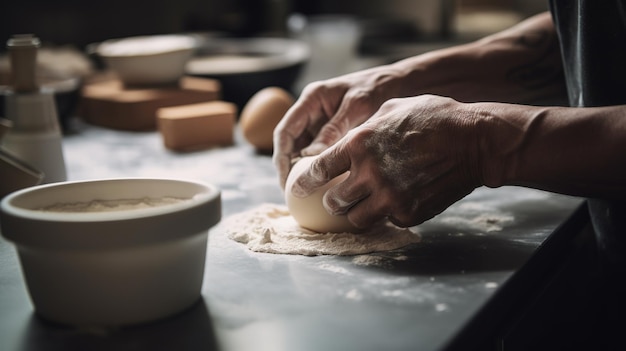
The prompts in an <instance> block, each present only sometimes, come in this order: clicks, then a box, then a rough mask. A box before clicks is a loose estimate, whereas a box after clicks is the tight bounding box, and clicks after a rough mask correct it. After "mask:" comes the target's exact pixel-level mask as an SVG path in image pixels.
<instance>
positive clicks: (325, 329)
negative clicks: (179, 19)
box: [0, 126, 582, 351]
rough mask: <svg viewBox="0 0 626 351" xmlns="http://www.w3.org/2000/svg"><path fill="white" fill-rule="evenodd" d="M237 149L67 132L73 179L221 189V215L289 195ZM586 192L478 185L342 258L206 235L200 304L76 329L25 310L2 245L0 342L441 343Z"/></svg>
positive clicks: (85, 345)
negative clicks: (161, 315) (368, 250)
mask: <svg viewBox="0 0 626 351" xmlns="http://www.w3.org/2000/svg"><path fill="white" fill-rule="evenodd" d="M236 140H237V142H236V145H235V146H233V147H227V148H217V149H210V150H204V151H198V152H194V153H183V154H178V153H173V152H171V151H168V150H167V149H165V148H164V147H163V145H162V141H161V138H160V135H159V134H158V133H156V132H149V133H127V132H119V131H112V130H106V129H101V128H97V127H92V126H81V128H80V130H79V132H78V133H76V134H75V135H69V136H66V137H65V140H64V151H65V157H66V163H67V166H68V170H69V178H70V179H71V180H79V179H91V178H108V177H121V176H124V177H126V176H149V177H159V176H164V177H183V178H189V179H194V180H200V181H204V182H209V183H213V184H216V185H218V186H219V187H220V188H221V190H222V202H223V217H224V218H225V217H227V216H230V215H233V214H236V213H239V212H241V211H244V210H247V209H250V208H253V207H255V206H258V205H260V204H262V203H267V202H270V203H283V197H282V192H281V190H280V188H279V186H278V182H277V178H276V173H275V170H274V168H273V166H272V163H271V158H270V157H269V156H267V155H258V154H256V153H255V152H254V150H253V149H252V148H251V147H250V146H249V145H247V144H246V143H245V142H244V141H243V140H242V139H241V138H240V137H239V135H237V138H236ZM581 202H582V201H581V199H578V198H571V197H566V196H560V195H554V194H550V193H545V192H541V191H537V190H530V189H524V188H515V187H505V188H500V189H487V188H480V189H477V190H476V191H475V192H473V193H472V194H470V195H469V196H467V197H466V198H465V199H463V200H462V201H460V202H458V203H457V204H455V205H454V206H452V207H451V208H449V209H448V210H446V211H445V212H444V213H442V214H441V215H439V216H437V217H436V218H434V219H432V220H431V221H428V222H426V223H424V224H422V225H420V226H418V227H416V228H413V229H414V230H416V231H418V232H419V233H420V234H421V236H422V241H421V242H420V243H417V244H413V245H411V246H409V247H406V248H404V249H401V250H398V251H394V252H384V253H374V254H370V255H361V256H349V257H336V256H316V257H304V256H293V255H273V254H264V253H255V252H251V251H248V250H247V249H246V248H245V247H244V246H243V245H241V244H239V243H236V242H234V241H231V240H230V239H228V238H227V237H226V235H225V231H224V228H223V224H222V223H221V224H219V225H218V226H216V227H214V228H213V229H211V231H210V234H209V251H208V256H207V261H206V272H205V280H204V286H203V289H202V300H201V301H199V302H198V303H197V304H196V305H194V306H193V307H192V308H191V309H189V310H187V311H185V312H182V313H181V314H179V315H177V316H174V317H172V318H168V319H166V320H163V321H160V322H155V323H152V324H147V325H141V326H135V327H128V328H123V329H119V330H74V329H71V328H67V327H63V326H58V325H51V324H49V323H47V322H44V321H42V320H40V319H39V318H38V317H36V316H35V315H34V313H33V309H32V307H31V305H30V302H29V300H28V295H27V291H26V288H25V286H24V284H23V281H22V278H21V274H20V271H19V264H18V260H17V257H16V254H15V251H14V249H13V247H12V246H11V245H10V244H9V243H7V242H6V241H5V240H4V239H0V350H7V351H12V350H142V349H146V350H159V349H164V350H173V349H176V350H209V349H219V350H227V351H230V350H237V351H239V350H271V351H281V350H298V351H308V350H342V351H349V350H442V349H446V347H447V346H448V345H449V344H450V343H451V342H452V341H453V340H455V338H456V337H457V336H458V335H459V333H460V332H461V331H462V330H464V328H466V327H467V325H468V324H470V323H474V321H475V319H476V318H475V317H476V316H477V314H479V312H480V311H482V310H483V309H485V307H486V306H487V305H489V303H490V302H491V301H492V300H493V299H494V296H497V295H498V294H499V293H500V292H502V289H503V288H504V287H505V286H506V285H507V284H510V282H511V281H512V280H513V279H514V277H515V274H516V273H517V272H518V271H519V270H520V269H521V268H522V267H524V266H525V265H527V263H528V262H530V261H532V258H533V256H534V254H535V253H536V251H537V249H538V248H539V247H541V246H542V244H544V243H545V241H546V239H547V238H549V237H550V235H551V233H553V232H554V231H555V229H557V227H558V226H559V225H560V224H561V223H563V222H564V221H565V220H566V219H567V218H568V217H569V216H570V215H571V214H572V213H573V212H574V211H575V209H576V208H578V206H579V205H580V204H581Z"/></svg>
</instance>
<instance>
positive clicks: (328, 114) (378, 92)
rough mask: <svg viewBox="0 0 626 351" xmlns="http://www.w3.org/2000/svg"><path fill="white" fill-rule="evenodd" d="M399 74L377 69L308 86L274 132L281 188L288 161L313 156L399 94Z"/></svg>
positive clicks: (274, 157)
mask: <svg viewBox="0 0 626 351" xmlns="http://www.w3.org/2000/svg"><path fill="white" fill-rule="evenodd" d="M401 73H402V72H400V71H399V70H398V69H397V68H394V67H392V66H380V67H376V68H372V69H368V70H364V71H360V72H356V73H351V74H347V75H344V76H340V77H337V78H333V79H329V80H325V81H319V82H314V83H311V84H309V85H308V86H307V87H306V88H305V89H304V91H303V92H302V94H301V96H300V98H299V99H298V101H297V102H296V103H295V104H294V105H293V106H292V108H291V109H290V110H289V111H287V113H286V114H285V116H284V117H283V119H282V120H281V121H280V123H279V124H278V125H277V126H276V128H275V130H274V156H273V161H274V165H275V166H276V168H277V170H278V173H279V179H280V184H281V186H283V187H284V186H285V181H286V180H287V175H288V173H289V170H290V169H291V162H292V160H293V159H294V158H296V157H299V156H311V155H317V154H319V153H320V152H322V151H323V150H325V149H327V148H328V147H329V146H331V145H333V144H334V143H335V142H336V141H337V140H339V139H340V138H341V137H343V136H344V135H345V134H346V133H347V132H348V131H349V130H350V129H352V128H354V127H355V126H358V125H359V124H361V123H363V122H364V121H365V120H367V119H368V118H369V117H370V116H371V115H372V114H374V112H376V110H378V108H379V107H380V105H381V104H382V103H383V102H384V101H386V100H387V99H389V98H391V97H394V96H397V94H400V92H399V89H400V87H401V84H400V83H399V82H398V80H399V78H400V76H401Z"/></svg>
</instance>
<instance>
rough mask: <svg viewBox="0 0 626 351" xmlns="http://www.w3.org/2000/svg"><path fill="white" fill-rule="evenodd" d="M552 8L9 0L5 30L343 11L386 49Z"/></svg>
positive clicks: (90, 32) (186, 26) (67, 31)
mask: <svg viewBox="0 0 626 351" xmlns="http://www.w3.org/2000/svg"><path fill="white" fill-rule="evenodd" d="M546 8H547V1H545V0H368V1H360V0H316V1H310V0H228V1H224V0H176V1H170V0H153V1H143V0H107V1H99V0H94V1H84V0H20V1H14V0H6V1H2V4H0V38H1V39H2V40H4V39H6V38H8V37H9V36H10V35H11V34H16V33H36V34H37V35H38V36H39V37H41V39H42V40H43V41H44V42H50V43H55V44H57V45H67V44H70V45H75V46H77V47H79V48H82V47H84V46H86V45H88V44H89V43H92V42H98V41H102V40H105V39H110V38H118V37H127V36H134V35H145V34H161V33H175V32H190V31H192V32H196V31H200V32H206V31H209V32H219V33H224V34H227V35H231V36H268V35H271V36H285V35H288V27H287V23H288V19H289V16H290V15H292V14H294V13H299V14H302V15H305V16H311V15H320V14H343V15H350V16H354V17H356V18H358V20H359V21H360V22H361V23H362V25H363V27H364V32H363V34H364V35H363V37H362V45H361V46H360V47H361V49H362V50H365V51H367V50H376V49H384V48H377V47H376V45H377V44H378V43H380V42H387V43H389V42H412V41H419V40H432V39H433V38H436V39H441V38H446V39H447V38H450V37H452V36H464V35H475V34H482V33H483V32H488V31H491V30H494V29H497V28H499V27H501V26H503V25H507V24H508V23H510V22H512V21H515V20H518V19H520V18H525V17H528V16H530V15H532V14H535V13H538V12H541V11H544V10H546ZM480 15H483V17H482V18H481V17H480ZM477 16H479V17H477ZM485 16H487V17H485ZM2 46H4V45H2Z"/></svg>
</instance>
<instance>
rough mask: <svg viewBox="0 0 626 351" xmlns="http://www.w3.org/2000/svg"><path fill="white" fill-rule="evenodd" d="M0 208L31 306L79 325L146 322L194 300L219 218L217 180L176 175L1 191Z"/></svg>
mask: <svg viewBox="0 0 626 351" xmlns="http://www.w3.org/2000/svg"><path fill="white" fill-rule="evenodd" d="M140 200H141V201H140ZM166 200H167V201H169V202H170V203H165V202H167V201H166ZM142 201H143V202H142ZM150 201H153V202H156V203H157V204H152V205H153V206H147V205H145V204H146V203H147V202H150ZM159 203H160V204H159ZM107 206H109V207H110V208H107V210H106V211H102V210H100V211H95V209H96V208H100V209H102V208H104V207H107ZM46 208H47V209H46ZM76 208H82V209H83V210H94V211H95V212H79V211H78V210H77V209H76ZM0 209H1V211H0V227H1V229H2V235H3V236H4V237H5V238H6V239H7V240H9V241H11V242H13V243H14V244H15V246H16V249H17V252H18V255H19V259H20V263H21V266H22V272H23V275H24V279H25V282H26V285H27V287H28V291H29V294H30V297H31V300H32V302H33V305H34V307H35V311H36V312H37V313H38V314H39V315H41V316H42V317H44V318H46V319H49V320H52V321H55V322H59V323H64V324H70V325H77V326H103V327H106V326H119V325H128V324H137V323H143V322H148V321H152V320H156V319H160V318H164V317H167V316H169V315H172V314H175V313H177V312H179V311H182V310H183V309H185V308H187V307H189V306H190V305H192V304H193V303H194V302H196V301H197V300H198V299H199V298H200V290H201V286H202V280H203V276H204V263H205V258H206V248H207V238H208V229H209V228H210V227H211V226H213V225H215V224H216V223H217V222H219V220H220V218H221V201H220V191H219V190H218V189H217V188H216V187H214V186H211V185H206V184H202V183H197V182H192V181H185V180H174V179H145V178H123V179H103V180H93V181H79V182H65V183H53V184H46V185H39V186H35V187H31V188H27V189H22V190H19V191H16V192H14V193H11V194H10V195H8V196H6V197H5V198H4V199H3V200H2V202H1V204H0ZM44 209H46V210H44ZM57 211H65V212H57Z"/></svg>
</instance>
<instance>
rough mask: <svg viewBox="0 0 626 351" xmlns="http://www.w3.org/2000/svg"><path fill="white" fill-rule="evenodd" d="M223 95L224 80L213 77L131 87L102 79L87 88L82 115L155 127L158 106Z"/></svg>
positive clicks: (123, 126) (127, 126) (118, 125)
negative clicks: (176, 83) (171, 84)
mask: <svg viewBox="0 0 626 351" xmlns="http://www.w3.org/2000/svg"><path fill="white" fill-rule="evenodd" d="M220 97H221V86H220V83H219V82H218V81H216V80H213V79H205V78H197V77H183V78H181V79H180V81H179V83H178V85H177V86H176V85H173V86H155V87H127V86H124V85H123V84H122V82H120V81H119V80H116V79H104V80H102V79H101V80H96V81H94V82H93V83H88V84H86V85H85V87H84V88H83V90H82V98H81V106H80V110H79V115H80V116H81V117H82V118H83V119H84V120H85V121H86V122H88V123H91V124H95V125H99V126H102V127H107V128H113V129H120V130H130V131H144V130H154V129H156V111H157V110H158V109H160V108H162V107H169V106H178V105H187V104H194V103H202V102H207V101H214V100H217V99H219V98H220Z"/></svg>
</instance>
